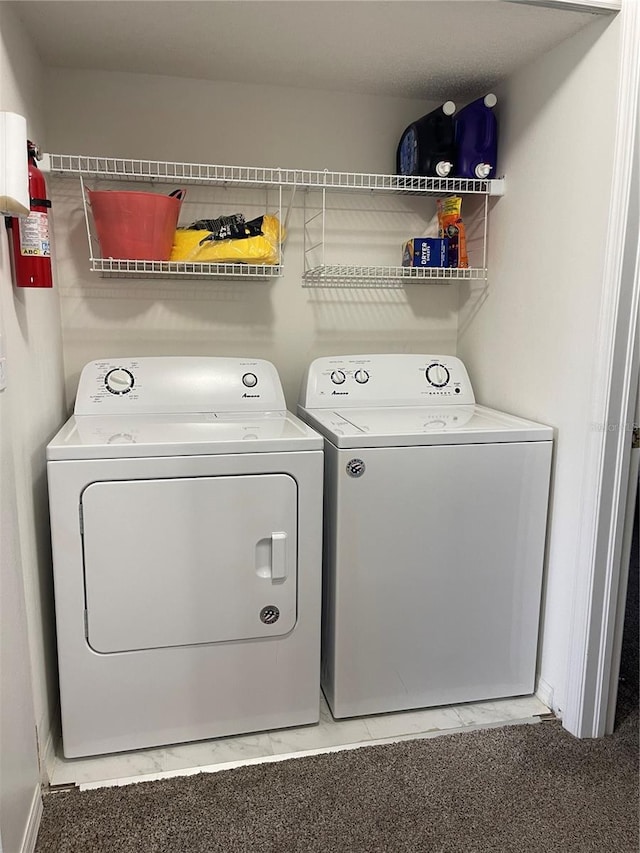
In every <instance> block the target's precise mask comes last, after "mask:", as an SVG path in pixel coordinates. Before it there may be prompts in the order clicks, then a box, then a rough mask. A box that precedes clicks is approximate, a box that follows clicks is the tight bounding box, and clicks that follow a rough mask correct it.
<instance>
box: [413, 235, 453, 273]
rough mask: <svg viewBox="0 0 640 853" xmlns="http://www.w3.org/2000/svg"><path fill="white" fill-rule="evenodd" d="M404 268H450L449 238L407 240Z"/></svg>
mask: <svg viewBox="0 0 640 853" xmlns="http://www.w3.org/2000/svg"><path fill="white" fill-rule="evenodd" d="M402 266H403V267H448V266H449V239H448V238H447V237H414V238H413V239H412V240H407V242H406V243H405V244H404V248H403V251H402Z"/></svg>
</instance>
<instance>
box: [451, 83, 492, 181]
mask: <svg viewBox="0 0 640 853" xmlns="http://www.w3.org/2000/svg"><path fill="white" fill-rule="evenodd" d="M497 103H498V99H497V98H496V96H495V95H493V94H489V95H485V96H484V98H478V100H477V101H472V102H471V103H470V104H467V106H466V107H463V108H462V109H461V110H460V112H459V113H458V115H457V116H455V118H454V124H455V140H456V169H455V172H454V174H455V177H457V178H481V179H483V180H484V179H486V178H493V177H495V174H496V162H497V151H498V122H497V121H496V117H495V114H494V112H493V107H495V105H496V104H497Z"/></svg>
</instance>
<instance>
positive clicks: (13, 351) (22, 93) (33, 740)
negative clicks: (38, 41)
mask: <svg viewBox="0 0 640 853" xmlns="http://www.w3.org/2000/svg"><path fill="white" fill-rule="evenodd" d="M0 29H1V32H2V38H1V39H0V109H2V110H9V111H12V112H17V113H20V114H21V115H24V116H26V118H27V128H28V134H29V136H30V137H31V138H34V139H36V140H37V141H38V142H39V143H42V144H45V142H46V140H45V138H44V110H43V100H44V98H43V86H44V73H43V68H42V66H41V64H40V62H39V60H38V57H37V55H36V54H35V52H34V51H33V49H32V46H31V43H30V40H29V39H28V38H27V37H26V35H25V33H24V31H23V29H22V27H21V26H20V24H19V23H18V22H17V20H16V18H15V16H14V13H13V11H12V10H11V9H9V8H7V6H6V4H4V3H3V4H0ZM25 157H26V151H25ZM4 231H5V229H4V223H2V234H1V235H0V334H2V336H3V343H4V350H5V354H6V359H7V361H6V376H7V387H6V389H5V390H4V391H2V392H1V393H0V608H1V611H0V657H1V659H0V756H1V759H0V836H1V839H0V846H1V847H2V849H4V850H5V851H7V853H10V851H16V850H22V849H27V847H26V846H25V847H24V848H23V846H22V845H23V840H24V838H25V832H26V833H27V839H28V840H30V841H31V842H33V841H34V840H35V837H31V836H29V833H33V832H35V831H37V819H38V815H39V810H40V784H39V783H40V774H39V768H38V743H37V736H38V737H39V739H40V746H41V747H42V748H43V749H44V747H45V745H46V743H47V740H48V738H49V736H50V732H51V726H52V720H53V719H54V713H55V709H56V704H57V693H58V691H57V678H56V664H55V635H54V629H53V599H52V590H51V562H50V541H49V521H48V518H49V516H48V502H47V490H46V480H45V459H44V447H45V444H46V443H47V441H48V440H49V438H50V437H51V435H52V433H53V432H54V430H55V429H56V428H57V427H58V425H59V423H60V421H61V419H62V417H63V416H64V409H63V403H62V390H63V383H62V354H61V334H60V314H59V302H58V294H57V292H56V291H54V290H48V291H39V292H38V291H32V290H17V289H16V288H15V287H14V286H13V282H12V277H11V270H10V263H9V253H8V241H7V238H6V235H5V233H4ZM32 674H33V679H32ZM34 706H35V709H34ZM36 726H37V730H38V735H37V736H36Z"/></svg>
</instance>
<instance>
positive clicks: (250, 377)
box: [242, 373, 258, 388]
mask: <svg viewBox="0 0 640 853" xmlns="http://www.w3.org/2000/svg"><path fill="white" fill-rule="evenodd" d="M242 384H243V385H244V386H245V387H246V388H255V387H256V385H257V384H258V377H257V376H256V375H255V373H245V375H244V376H243V377H242Z"/></svg>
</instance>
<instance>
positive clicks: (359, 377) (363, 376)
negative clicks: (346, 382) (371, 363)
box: [353, 370, 369, 385]
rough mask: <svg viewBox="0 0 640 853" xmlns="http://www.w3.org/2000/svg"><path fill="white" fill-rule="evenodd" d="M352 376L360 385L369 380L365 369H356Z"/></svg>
mask: <svg viewBox="0 0 640 853" xmlns="http://www.w3.org/2000/svg"><path fill="white" fill-rule="evenodd" d="M353 376H354V379H355V380H356V382H359V383H360V384H361V385H364V383H365V382H368V381H369V374H368V373H367V371H366V370H356V372H355V373H354V375H353Z"/></svg>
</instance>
